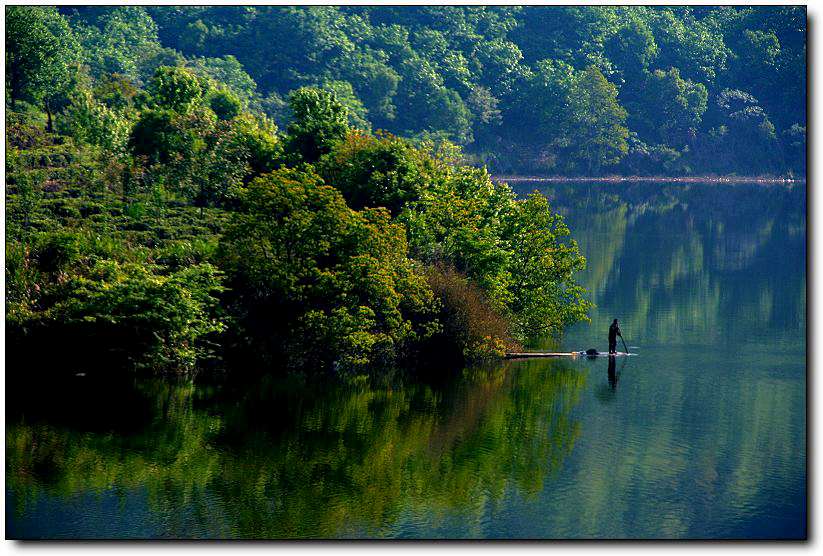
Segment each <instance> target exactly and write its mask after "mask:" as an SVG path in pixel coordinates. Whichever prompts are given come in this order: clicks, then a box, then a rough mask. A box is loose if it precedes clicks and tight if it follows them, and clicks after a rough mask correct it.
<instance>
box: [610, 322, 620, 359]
mask: <svg viewBox="0 0 823 556" xmlns="http://www.w3.org/2000/svg"><path fill="white" fill-rule="evenodd" d="M618 336H620V339H621V340H622V339H623V335H622V334H621V333H620V327H619V326H618V325H617V319H614V322H613V323H612V325H611V326H610V327H609V355H612V354H614V353H617V337H618Z"/></svg>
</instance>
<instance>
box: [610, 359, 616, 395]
mask: <svg viewBox="0 0 823 556" xmlns="http://www.w3.org/2000/svg"><path fill="white" fill-rule="evenodd" d="M616 360H617V357H615V356H614V355H609V386H611V389H612V390H615V389H616V388H617V372H616V371H615V367H616V363H617V361H616Z"/></svg>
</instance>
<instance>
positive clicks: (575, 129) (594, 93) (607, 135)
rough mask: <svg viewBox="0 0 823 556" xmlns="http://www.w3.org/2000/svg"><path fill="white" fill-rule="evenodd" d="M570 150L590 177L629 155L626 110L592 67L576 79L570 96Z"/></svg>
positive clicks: (599, 72)
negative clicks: (582, 164)
mask: <svg viewBox="0 0 823 556" xmlns="http://www.w3.org/2000/svg"><path fill="white" fill-rule="evenodd" d="M568 100H569V120H570V127H571V129H570V136H571V145H570V149H571V152H572V153H573V155H574V156H575V158H576V159H577V160H581V161H582V162H583V163H584V164H585V170H586V171H587V172H588V173H589V175H595V174H597V173H599V172H600V170H601V168H602V167H603V166H608V165H610V164H616V163H618V162H619V161H620V159H621V158H622V157H623V155H625V154H626V153H627V152H628V148H629V147H628V144H627V142H626V139H627V138H628V136H629V129H628V128H627V127H626V116H627V112H626V109H625V108H623V107H622V106H620V104H619V103H618V101H617V87H615V86H614V85H613V84H612V83H610V82H609V81H608V80H607V79H606V77H605V76H604V75H603V73H601V71H600V70H598V69H597V68H596V67H594V66H589V67H588V68H586V69H585V70H584V71H582V72H580V73H579V74H578V75H576V76H575V79H574V82H573V85H572V87H571V90H570V93H569V99H568Z"/></svg>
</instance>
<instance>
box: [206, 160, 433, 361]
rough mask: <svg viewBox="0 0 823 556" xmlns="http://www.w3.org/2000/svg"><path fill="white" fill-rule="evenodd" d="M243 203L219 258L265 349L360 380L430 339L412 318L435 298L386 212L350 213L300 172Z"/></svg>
mask: <svg viewBox="0 0 823 556" xmlns="http://www.w3.org/2000/svg"><path fill="white" fill-rule="evenodd" d="M241 201H242V210H241V212H238V213H237V214H236V215H235V216H234V218H233V222H232V224H231V225H230V226H229V228H228V230H227V231H226V234H225V236H224V238H223V240H222V243H221V255H220V257H221V260H222V261H223V263H222V264H223V267H224V268H226V269H227V271H228V272H229V275H230V278H231V283H232V285H233V287H234V288H235V291H236V292H238V297H239V298H240V303H241V305H242V307H244V310H245V315H244V319H243V322H244V323H245V326H246V327H247V330H248V332H249V333H251V334H252V335H253V336H255V337H256V338H257V339H258V341H259V340H260V339H262V340H263V345H267V346H268V348H269V349H271V350H274V351H275V352H278V353H280V354H281V355H285V356H286V357H287V358H288V360H289V361H290V362H291V363H292V364H293V365H296V366H299V367H303V368H307V369H308V370H311V369H312V368H313V367H314V368H315V369H318V368H320V369H335V370H337V371H338V372H355V371H357V370H358V369H362V368H363V367H364V366H365V365H368V364H370V363H372V364H374V363H381V362H384V363H385V362H389V361H391V360H393V359H394V358H395V357H396V356H397V355H398V354H399V353H401V350H402V348H403V347H404V345H405V344H406V343H407V342H409V341H412V340H414V339H415V338H416V337H417V336H418V335H419V334H422V333H425V332H424V330H423V329H418V328H416V327H415V326H414V323H413V322H412V320H411V317H412V316H413V315H415V314H422V313H425V311H426V309H427V306H428V304H429V303H430V301H431V291H430V290H429V289H428V288H427V286H426V283H425V279H424V277H423V276H422V274H421V273H420V272H419V270H418V269H417V268H416V266H415V265H414V264H413V263H412V262H411V261H410V260H409V259H407V257H406V239H405V234H404V233H403V228H402V226H400V225H398V224H393V223H391V221H390V217H389V214H388V212H387V211H386V210H385V209H367V210H364V211H361V212H358V211H353V210H351V209H349V208H348V207H347V206H346V203H345V200H344V199H343V196H342V195H341V194H340V193H339V192H338V191H337V190H335V189H334V188H332V187H330V186H327V185H323V182H322V180H321V179H320V178H319V177H318V176H316V175H313V174H310V173H305V172H300V171H297V170H277V171H275V172H272V173H270V174H267V175H266V176H264V177H261V178H258V179H256V180H254V181H253V182H252V183H251V184H250V185H249V187H248V189H247V190H246V191H245V192H244V193H243V196H242V199H241ZM317 346H323V347H324V349H323V350H318V349H317Z"/></svg>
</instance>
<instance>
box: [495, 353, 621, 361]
mask: <svg viewBox="0 0 823 556" xmlns="http://www.w3.org/2000/svg"><path fill="white" fill-rule="evenodd" d="M613 355H616V356H626V355H637V354H636V353H626V352H624V351H618V352H617V353H615V354H613ZM608 356H609V354H608V353H606V352H602V353H598V354H597V355H589V354H588V353H586V352H585V351H521V352H516V351H513V352H509V353H507V354H506V359H528V358H536V357H608Z"/></svg>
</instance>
